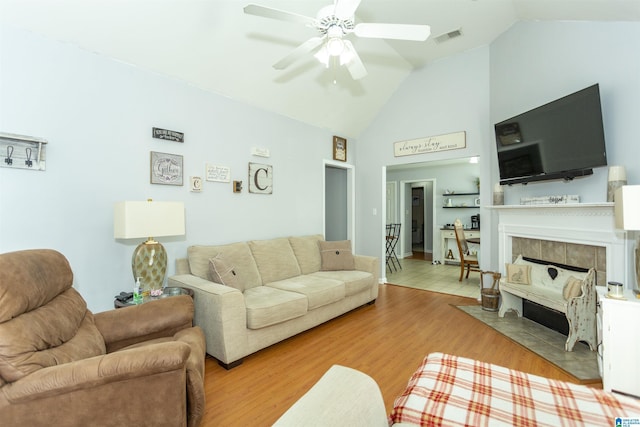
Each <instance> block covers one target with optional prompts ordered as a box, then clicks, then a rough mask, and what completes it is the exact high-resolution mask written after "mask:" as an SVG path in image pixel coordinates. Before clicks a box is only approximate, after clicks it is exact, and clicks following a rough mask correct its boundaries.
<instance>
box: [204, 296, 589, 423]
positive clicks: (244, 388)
mask: <svg viewBox="0 0 640 427" xmlns="http://www.w3.org/2000/svg"><path fill="white" fill-rule="evenodd" d="M464 304H478V302H477V300H476V299H473V298H465V297H460V296H454V295H446V294H442V293H435V292H429V291H423V290H417V289H411V288H406V287H401V286H393V285H381V286H380V295H379V297H378V300H377V302H376V304H375V305H371V306H363V307H361V308H359V309H356V310H354V311H352V312H350V313H347V314H345V315H343V316H341V317H339V318H337V319H334V320H331V321H329V322H327V323H325V324H323V325H320V326H318V327H316V328H314V329H312V330H310V331H307V332H304V333H302V334H299V335H297V336H295V337H292V338H290V339H288V340H286V341H284V342H281V343H278V344H276V345H273V346H271V347H269V348H267V349H264V350H262V351H259V352H257V353H255V354H253V355H251V356H249V357H246V358H245V361H244V363H243V364H242V365H240V366H238V367H237V368H234V369H232V370H230V371H226V370H225V369H223V368H222V367H220V366H219V365H218V364H217V363H216V361H215V360H214V359H212V358H207V360H206V374H205V391H206V398H207V404H206V414H205V419H204V422H203V425H204V426H268V425H271V424H272V423H273V422H274V421H275V420H276V419H277V418H278V417H279V416H280V415H281V414H282V413H283V412H285V411H286V410H287V408H289V407H290V406H291V405H292V404H293V403H294V402H295V401H296V400H297V399H298V398H299V397H300V396H301V395H302V394H304V393H305V392H306V391H307V390H308V389H309V388H310V387H311V386H312V385H313V384H314V383H315V382H316V381H317V380H318V379H319V378H320V377H321V376H322V375H323V374H324V372H326V371H327V369H329V367H331V365H333V364H340V365H344V366H349V367H351V368H354V369H358V370H361V371H363V372H365V373H367V374H368V375H370V376H371V377H373V378H374V379H375V380H376V381H377V383H378V385H379V386H380V389H381V391H382V395H383V398H384V401H385V405H386V408H387V412H389V411H390V410H391V408H392V406H393V401H394V399H395V398H396V397H397V396H398V395H399V394H400V393H401V392H402V390H404V388H405V386H406V384H407V381H408V380H409V377H410V376H411V374H412V373H413V372H414V371H415V369H416V368H417V367H418V365H419V364H420V363H421V361H422V360H423V358H424V357H425V356H426V355H427V354H428V353H431V352H436V351H440V352H445V353H451V354H457V355H461V356H465V357H471V358H475V359H479V360H483V361H487V362H490V363H495V364H498V365H502V366H507V367H510V368H513V369H518V370H522V371H525V372H529V373H533V374H536V375H542V376H546V377H550V378H556V379H560V380H565V381H572V382H577V381H576V380H575V379H574V378H573V377H571V376H569V375H568V374H566V373H565V372H563V371H561V370H560V369H558V368H556V367H555V366H554V365H552V364H550V363H548V362H546V361H545V360H544V359H542V358H540V357H539V356H537V355H535V354H534V353H532V352H530V351H529V350H526V349H525V348H523V347H521V346H519V345H517V344H515V343H513V342H512V341H510V340H509V339H508V338H506V337H504V336H503V335H501V334H499V333H497V332H495V331H494V330H493V329H491V328H489V327H488V326H485V325H484V324H482V323H480V322H478V321H476V320H474V319H472V318H471V317H470V316H468V315H467V314H465V313H463V312H462V311H461V310H459V309H457V308H455V307H454V306H455V305H464Z"/></svg>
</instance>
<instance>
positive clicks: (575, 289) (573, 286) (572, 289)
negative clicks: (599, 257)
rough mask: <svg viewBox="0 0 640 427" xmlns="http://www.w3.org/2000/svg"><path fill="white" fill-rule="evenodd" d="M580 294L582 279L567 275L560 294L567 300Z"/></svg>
mask: <svg viewBox="0 0 640 427" xmlns="http://www.w3.org/2000/svg"><path fill="white" fill-rule="evenodd" d="M580 295H582V280H580V279H578V278H576V277H573V276H571V277H569V278H568V279H567V282H566V283H565V284H564V287H563V288H562V296H563V297H564V299H566V300H569V299H571V298H575V297H579V296H580Z"/></svg>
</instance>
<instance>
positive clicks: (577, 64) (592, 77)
mask: <svg viewBox="0 0 640 427" xmlns="http://www.w3.org/2000/svg"><path fill="white" fill-rule="evenodd" d="M639 51H640V23H637V22H635V23H593V22H521V23H518V24H517V25H514V26H513V27H512V28H511V29H510V30H509V31H507V32H506V33H504V34H503V35H502V36H500V37H499V38H498V39H497V40H496V41H494V43H492V45H491V123H495V122H498V121H501V120H504V119H506V118H509V117H512V116H514V115H516V114H519V113H522V112H524V111H527V110H530V109H531V108H535V107H537V106H539V105H542V104H545V103H547V102H549V101H553V100H555V99H557V98H560V97H562V96H565V95H568V94H570V93H573V92H575V91H577V90H580V89H584V88H585V87H587V86H591V85H592V84H595V83H599V85H600V96H601V99H602V115H603V120H604V130H605V140H606V145H607V157H608V164H609V165H624V166H626V169H627V179H628V181H629V183H640V168H638V162H637V160H636V159H637V147H638V143H637V137H636V135H637V129H638V126H637V122H638V117H639V116H640V55H638V52H639ZM494 157H496V155H495V148H494V150H493V156H492V158H494ZM494 160H495V159H494ZM496 170H497V169H496ZM497 179H498V175H497V172H496V174H495V181H497ZM495 181H494V182H495ZM548 194H578V195H579V196H580V200H581V202H585V203H595V202H604V201H606V200H607V168H597V169H594V175H593V176H591V177H586V178H580V179H576V180H574V181H573V182H569V183H565V182H562V181H552V182H543V183H530V184H528V185H526V186H523V185H514V186H511V187H507V188H506V189H505V203H506V204H518V203H519V201H520V197H523V196H541V195H548Z"/></svg>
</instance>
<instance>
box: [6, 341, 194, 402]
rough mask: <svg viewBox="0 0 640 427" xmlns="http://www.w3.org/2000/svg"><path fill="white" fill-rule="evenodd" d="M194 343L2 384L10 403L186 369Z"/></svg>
mask: <svg viewBox="0 0 640 427" xmlns="http://www.w3.org/2000/svg"><path fill="white" fill-rule="evenodd" d="M190 353H191V347H189V345H188V344H187V343H185V342H179V341H173V342H164V343H157V344H153V345H148V346H142V347H136V348H131V349H127V350H123V351H120V352H116V353H111V354H105V355H102V356H95V357H91V358H88V359H83V360H79V361H76V362H71V363H65V364H62V365H56V366H51V367H48V368H43V369H40V370H38V371H35V372H33V373H31V374H29V375H28V376H26V377H24V378H22V379H20V380H18V381H15V382H13V383H11V384H7V385H5V386H4V387H3V388H2V392H3V394H4V396H5V398H6V399H7V400H8V401H9V402H11V403H23V402H30V401H34V400H37V399H41V398H45V397H51V396H58V395H60V394H63V393H68V392H72V391H76V390H82V389H86V388H91V387H99V386H102V385H105V384H109V383H112V382H117V381H123V380H131V379H135V378H142V377H146V376H149V375H153V374H158V373H162V372H168V371H173V370H181V369H185V368H184V366H185V364H186V363H187V359H188V358H189V354H190Z"/></svg>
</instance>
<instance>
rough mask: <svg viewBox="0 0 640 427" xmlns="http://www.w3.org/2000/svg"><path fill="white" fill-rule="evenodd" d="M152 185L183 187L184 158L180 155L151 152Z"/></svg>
mask: <svg viewBox="0 0 640 427" xmlns="http://www.w3.org/2000/svg"><path fill="white" fill-rule="evenodd" d="M151 183H152V184H164V185H183V158H182V156H181V155H178V154H169V153H158V152H157V151H152V152H151Z"/></svg>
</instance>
